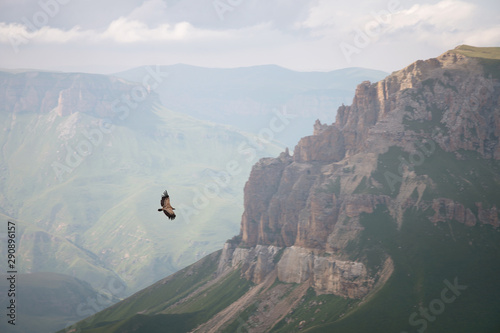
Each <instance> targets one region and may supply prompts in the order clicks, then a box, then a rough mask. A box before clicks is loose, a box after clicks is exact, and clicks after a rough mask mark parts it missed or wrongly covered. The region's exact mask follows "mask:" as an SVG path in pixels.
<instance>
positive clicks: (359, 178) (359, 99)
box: [220, 50, 500, 298]
mask: <svg viewBox="0 0 500 333" xmlns="http://www.w3.org/2000/svg"><path fill="white" fill-rule="evenodd" d="M499 96H500V88H499V85H498V80H496V79H492V78H490V77H488V76H487V75H485V71H484V66H483V64H482V62H481V59H477V58H471V57H467V56H464V55H462V54H460V52H459V50H452V51H449V52H446V53H444V54H443V55H441V56H440V57H438V58H435V59H429V60H426V61H417V62H415V63H413V64H411V65H410V66H408V67H406V68H404V69H402V70H400V71H398V72H394V73H393V74H391V75H390V76H388V77H387V78H385V79H384V80H382V81H380V82H377V83H370V82H363V83H361V84H360V85H359V86H358V88H357V90H356V95H355V97H354V100H353V103H352V105H350V106H344V105H343V106H341V107H340V108H339V109H338V111H337V116H336V122H335V123H333V124H332V125H326V124H321V123H320V122H319V121H318V122H316V124H315V125H314V134H313V135H312V136H309V137H305V138H303V139H302V140H300V142H299V143H298V145H297V146H296V147H295V150H294V153H293V156H290V155H289V154H288V152H285V153H282V154H281V155H280V156H279V157H278V158H267V159H263V160H261V161H259V162H258V163H257V164H256V165H255V166H254V167H253V169H252V172H251V174H250V178H249V180H248V182H247V184H246V186H245V190H244V192H245V202H244V204H245V211H244V213H243V216H242V222H241V234H240V237H241V241H240V242H239V243H238V244H236V245H235V244H229V243H228V244H227V245H226V247H225V248H224V252H223V257H224V258H225V259H224V263H223V264H221V266H220V270H223V269H224V268H227V267H242V272H243V273H242V274H244V276H246V277H247V278H248V279H251V280H252V281H254V282H255V283H259V282H261V281H263V280H264V278H265V276H266V275H267V274H269V273H270V272H272V271H276V272H277V277H278V279H279V280H280V281H282V282H293V283H308V284H309V285H310V286H311V287H313V288H314V289H315V290H316V291H317V292H320V293H324V292H326V293H333V294H337V295H341V296H344V297H351V298H360V297H363V296H365V295H367V294H368V293H369V291H370V290H371V289H372V288H373V286H374V284H375V283H376V281H377V280H378V279H379V277H380V275H381V271H382V267H378V268H377V269H372V270H369V269H367V267H366V265H365V264H364V263H363V259H362V258H360V260H361V261H352V260H350V254H349V251H348V250H346V248H347V246H348V244H349V243H350V242H351V241H353V240H355V239H356V238H357V237H358V236H359V235H360V232H362V230H363V227H362V226H361V224H360V223H359V222H360V216H362V215H363V214H365V213H367V214H370V213H373V212H374V210H375V208H376V207H377V206H379V205H383V206H385V207H387V208H388V209H389V211H390V214H391V215H392V217H393V218H394V219H395V220H396V221H398V223H399V225H401V223H402V220H403V215H404V212H405V210H406V209H407V208H409V207H418V208H419V209H422V210H426V209H431V210H432V211H434V214H433V215H431V216H430V220H431V221H432V222H434V223H439V222H442V221H448V220H457V221H459V222H461V223H464V224H465V225H467V226H474V225H475V224H476V223H483V224H490V225H492V226H494V227H498V225H499V224H498V211H497V208H496V206H493V207H488V208H487V209H486V208H483V207H482V206H481V203H477V204H476V206H477V208H476V209H474V210H475V212H473V211H472V210H471V209H470V208H466V206H465V205H464V203H460V202H456V200H453V199H449V198H439V199H434V200H433V201H426V200H424V198H423V197H424V196H423V194H424V192H425V191H426V189H427V188H429V189H430V188H432V187H434V186H435V182H439V179H431V178H430V177H428V176H426V175H418V174H417V173H416V172H415V170H414V168H415V165H417V166H419V165H421V164H422V163H423V162H422V160H420V162H419V161H418V158H419V157H420V158H421V159H422V158H424V159H425V158H427V157H429V156H430V155H432V154H433V153H435V152H436V151H437V150H438V149H440V150H441V151H444V152H454V153H456V155H457V157H459V156H460V152H462V151H473V152H475V153H478V154H479V155H480V156H481V157H482V158H485V159H493V160H499V159H500V144H499V141H498V138H499V137H500V106H499V102H500V100H499ZM393 146H395V147H398V149H400V151H401V152H404V153H405V154H406V155H405V156H409V157H410V158H409V160H410V162H408V161H406V160H405V159H404V158H403V157H402V156H399V157H398V156H396V157H395V158H394V159H399V160H400V161H401V163H400V166H399V168H397V170H398V173H393V174H392V175H393V176H394V177H395V178H394V179H395V180H394V183H397V185H398V186H397V188H391V189H390V190H387V188H388V187H395V186H393V185H394V184H389V185H391V186H387V185H388V184H387V183H388V182H390V178H389V180H388V178H387V171H386V172H385V173H383V166H382V164H381V163H382V162H381V156H382V155H383V154H386V153H388V149H389V147H393ZM394 159H393V160H394ZM403 161H405V162H403ZM391 163H394V161H392V162H391ZM377 175H382V177H377ZM384 175H385V176H386V178H385V180H384V177H383V176H384ZM241 247H243V248H241ZM278 253H279V254H280V255H278ZM386 263H387V265H390V258H388V257H387V258H386ZM387 265H385V266H384V267H385V270H386V271H390V269H387Z"/></svg>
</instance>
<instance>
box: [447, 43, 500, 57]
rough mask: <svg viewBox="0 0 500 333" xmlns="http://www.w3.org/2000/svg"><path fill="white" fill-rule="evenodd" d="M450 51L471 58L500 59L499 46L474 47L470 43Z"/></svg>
mask: <svg viewBox="0 0 500 333" xmlns="http://www.w3.org/2000/svg"><path fill="white" fill-rule="evenodd" d="M452 51H453V52H457V53H460V54H463V55H465V56H467V57H472V58H484V59H496V60H500V47H475V46H470V45H460V46H457V47H456V48H455V49H453V50H452Z"/></svg>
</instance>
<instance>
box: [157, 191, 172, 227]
mask: <svg viewBox="0 0 500 333" xmlns="http://www.w3.org/2000/svg"><path fill="white" fill-rule="evenodd" d="M160 205H161V207H162V208H158V211H159V212H161V211H163V212H164V213H165V215H167V217H168V218H169V219H171V220H173V219H175V213H174V209H175V208H174V207H172V206H170V197H169V196H168V192H167V190H165V192H163V195H162V197H161V201H160Z"/></svg>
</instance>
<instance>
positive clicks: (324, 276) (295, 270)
mask: <svg viewBox="0 0 500 333" xmlns="http://www.w3.org/2000/svg"><path fill="white" fill-rule="evenodd" d="M277 272H278V278H279V280H280V281H283V282H287V283H304V282H306V281H309V283H310V285H311V286H312V287H313V288H314V289H315V290H316V292H317V293H319V294H324V293H328V294H335V295H339V296H342V297H349V298H362V297H363V296H365V295H366V294H367V293H368V291H370V289H371V287H372V285H373V279H372V278H370V276H369V275H368V272H367V270H366V267H365V265H364V264H362V263H360V262H353V261H342V260H336V259H334V258H332V257H329V256H321V255H316V254H314V252H313V251H311V250H310V249H305V248H300V247H296V246H292V247H288V248H286V249H285V251H284V253H283V256H282V258H281V260H280V261H279V262H278V265H277Z"/></svg>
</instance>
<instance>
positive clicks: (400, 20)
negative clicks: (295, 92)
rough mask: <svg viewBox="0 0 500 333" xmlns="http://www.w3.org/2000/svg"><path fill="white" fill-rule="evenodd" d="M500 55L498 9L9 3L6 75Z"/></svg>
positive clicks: (2, 19)
mask: <svg viewBox="0 0 500 333" xmlns="http://www.w3.org/2000/svg"><path fill="white" fill-rule="evenodd" d="M460 44H469V45H475V46H500V1H498V0H478V1H472V0H435V1H431V0H429V1H412V0H409V1H406V0H399V1H398V0H366V1H362V0H360V1H358V0H351V1H336V0H0V68H9V69H13V68H36V69H44V70H62V71H84V72H94V73H113V72H117V71H121V70H125V69H129V68H132V67H136V66H141V65H170V64H176V63H186V64H191V65H197V66H205V67H241V66H252V65H261V64H277V65H280V66H283V67H286V68H290V69H294V70H299V71H310V70H319V71H328V70H334V69H339V68H345V67H365V68H373V69H380V70H384V71H388V72H391V71H394V70H398V69H400V68H402V67H404V66H406V65H408V64H410V63H412V62H413V61H415V60H417V59H427V58H431V57H435V56H438V55H439V54H441V53H443V52H444V51H446V50H448V49H452V48H454V47H455V46H457V45H460Z"/></svg>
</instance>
